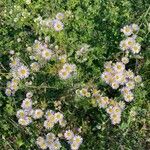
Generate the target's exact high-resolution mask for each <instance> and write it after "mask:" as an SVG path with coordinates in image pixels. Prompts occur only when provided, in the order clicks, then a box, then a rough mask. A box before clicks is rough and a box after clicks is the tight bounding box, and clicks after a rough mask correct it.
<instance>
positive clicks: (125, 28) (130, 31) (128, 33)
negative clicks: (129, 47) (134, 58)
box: [121, 25, 133, 36]
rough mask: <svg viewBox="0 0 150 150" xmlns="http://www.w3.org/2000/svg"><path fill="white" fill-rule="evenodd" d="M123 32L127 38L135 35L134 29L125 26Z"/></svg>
mask: <svg viewBox="0 0 150 150" xmlns="http://www.w3.org/2000/svg"><path fill="white" fill-rule="evenodd" d="M121 32H123V33H124V35H126V36H130V35H131V34H132V33H133V29H132V27H131V26H128V25H127V26H124V27H123V28H122V29H121Z"/></svg>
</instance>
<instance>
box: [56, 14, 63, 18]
mask: <svg viewBox="0 0 150 150" xmlns="http://www.w3.org/2000/svg"><path fill="white" fill-rule="evenodd" d="M56 19H58V20H62V19H64V14H63V13H58V14H57V15H56Z"/></svg>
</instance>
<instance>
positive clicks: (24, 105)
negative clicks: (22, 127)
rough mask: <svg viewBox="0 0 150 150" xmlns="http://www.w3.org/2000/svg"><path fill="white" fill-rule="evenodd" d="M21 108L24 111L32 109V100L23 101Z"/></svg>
mask: <svg viewBox="0 0 150 150" xmlns="http://www.w3.org/2000/svg"><path fill="white" fill-rule="evenodd" d="M21 107H22V108H23V109H31V108H32V100H31V99H29V98H26V99H24V100H23V102H22V104H21Z"/></svg>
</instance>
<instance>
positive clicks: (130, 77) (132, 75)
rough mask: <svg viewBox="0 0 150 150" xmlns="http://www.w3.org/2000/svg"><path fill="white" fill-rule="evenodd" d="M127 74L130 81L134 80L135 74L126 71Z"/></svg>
mask: <svg viewBox="0 0 150 150" xmlns="http://www.w3.org/2000/svg"><path fill="white" fill-rule="evenodd" d="M125 74H126V77H127V78H129V79H133V78H134V73H133V71H131V70H130V69H129V70H128V71H126V72H125Z"/></svg>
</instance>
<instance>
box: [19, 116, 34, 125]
mask: <svg viewBox="0 0 150 150" xmlns="http://www.w3.org/2000/svg"><path fill="white" fill-rule="evenodd" d="M31 122H32V119H31V117H25V118H19V120H18V123H19V124H20V125H22V126H27V125H29V124H30V123H31Z"/></svg>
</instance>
